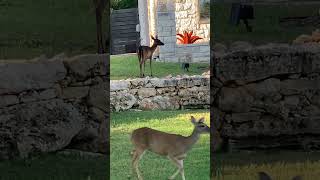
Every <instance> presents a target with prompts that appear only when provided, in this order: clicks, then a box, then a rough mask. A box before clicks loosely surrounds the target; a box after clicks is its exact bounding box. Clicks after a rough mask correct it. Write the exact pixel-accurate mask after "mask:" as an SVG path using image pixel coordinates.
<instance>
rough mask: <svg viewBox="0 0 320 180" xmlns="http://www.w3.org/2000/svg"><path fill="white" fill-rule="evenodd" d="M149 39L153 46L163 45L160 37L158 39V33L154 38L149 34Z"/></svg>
mask: <svg viewBox="0 0 320 180" xmlns="http://www.w3.org/2000/svg"><path fill="white" fill-rule="evenodd" d="M151 39H152V40H153V45H155V46H163V45H164V43H163V42H161V41H160V39H158V35H156V38H154V37H153V36H151Z"/></svg>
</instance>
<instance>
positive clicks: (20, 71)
mask: <svg viewBox="0 0 320 180" xmlns="http://www.w3.org/2000/svg"><path fill="white" fill-rule="evenodd" d="M108 62H109V56H108V55H80V56H76V57H72V58H66V57H65V56H63V55H58V56H56V57H54V58H52V59H46V58H44V57H40V58H36V59H34V60H16V61H14V60H7V61H0V72H1V76H0V159H9V158H16V157H22V158H25V157H28V156H29V155H30V154H33V153H42V152H53V151H58V150H61V149H64V148H69V149H70V148H71V149H78V150H85V151H91V152H101V153H107V152H108V134H109V133H108V132H109V130H108V128H107V119H106V118H107V117H106V115H107V114H106V112H107V110H108V109H109V105H108V100H107V99H108V98H109V97H108V93H107V90H108V87H109V82H108V80H107V72H108V64H107V63H108Z"/></svg>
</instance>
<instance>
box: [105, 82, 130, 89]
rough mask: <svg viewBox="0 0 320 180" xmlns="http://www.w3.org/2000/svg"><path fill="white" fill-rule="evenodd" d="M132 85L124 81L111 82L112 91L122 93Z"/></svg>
mask: <svg viewBox="0 0 320 180" xmlns="http://www.w3.org/2000/svg"><path fill="white" fill-rule="evenodd" d="M131 82H132V81H131ZM129 85H130V83H129V82H128V81H124V80H111V81H110V91H120V90H125V89H128V88H129Z"/></svg>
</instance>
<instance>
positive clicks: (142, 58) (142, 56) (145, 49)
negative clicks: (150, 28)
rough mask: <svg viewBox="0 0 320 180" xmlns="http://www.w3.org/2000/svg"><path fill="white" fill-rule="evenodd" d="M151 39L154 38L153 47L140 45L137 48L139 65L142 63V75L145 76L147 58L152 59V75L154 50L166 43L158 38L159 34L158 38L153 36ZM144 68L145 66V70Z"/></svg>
mask: <svg viewBox="0 0 320 180" xmlns="http://www.w3.org/2000/svg"><path fill="white" fill-rule="evenodd" d="M151 39H152V40H153V44H152V46H151V47H149V46H141V45H140V46H139V47H138V49H137V55H138V59H139V65H140V77H144V71H145V67H146V64H145V63H146V61H147V59H150V72H151V76H152V67H151V62H152V54H153V53H154V51H155V50H156V49H157V47H158V46H163V45H164V43H163V42H161V41H160V40H159V39H158V36H156V38H154V37H153V36H151ZM142 68H143V70H142Z"/></svg>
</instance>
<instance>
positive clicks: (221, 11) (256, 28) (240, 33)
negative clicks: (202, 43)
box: [211, 3, 320, 44]
mask: <svg viewBox="0 0 320 180" xmlns="http://www.w3.org/2000/svg"><path fill="white" fill-rule="evenodd" d="M319 8H320V4H317V5H305V4H304V5H289V6H286V5H285V4H284V3H283V4H281V5H257V4H256V5H255V6H254V11H255V19H254V20H249V21H250V24H252V25H253V32H251V33H250V32H247V31H246V28H245V25H244V24H243V22H242V21H241V23H240V25H239V26H233V25H230V23H229V18H230V9H231V4H228V3H225V4H222V3H215V4H213V5H212V12H211V13H212V17H211V20H212V21H211V24H212V26H211V27H212V29H211V30H212V31H213V33H212V35H213V38H212V40H213V41H214V42H220V43H226V44H230V43H232V42H234V41H249V42H251V43H254V44H262V43H266V42H292V40H294V39H295V38H296V37H297V36H298V35H300V34H311V32H312V31H313V30H315V29H316V27H314V26H305V27H291V26H290V27H282V26H280V24H279V18H284V17H289V16H311V15H317V14H318V10H319ZM213 41H212V42H213Z"/></svg>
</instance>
